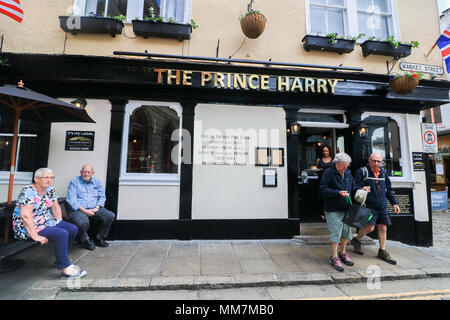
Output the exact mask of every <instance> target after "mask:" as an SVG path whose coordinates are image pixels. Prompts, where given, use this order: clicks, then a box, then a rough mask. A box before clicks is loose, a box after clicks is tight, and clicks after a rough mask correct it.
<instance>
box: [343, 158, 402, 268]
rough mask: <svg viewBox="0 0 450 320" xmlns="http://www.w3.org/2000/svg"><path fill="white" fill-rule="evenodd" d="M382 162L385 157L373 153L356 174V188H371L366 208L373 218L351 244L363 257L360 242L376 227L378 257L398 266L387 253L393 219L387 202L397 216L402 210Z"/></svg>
mask: <svg viewBox="0 0 450 320" xmlns="http://www.w3.org/2000/svg"><path fill="white" fill-rule="evenodd" d="M382 162H383V156H382V155H381V154H379V153H372V154H371V155H370V157H369V163H368V164H367V165H366V166H365V167H362V168H359V169H358V171H357V172H356V175H355V185H356V188H357V189H362V188H363V187H365V186H368V187H370V189H369V193H368V194H367V199H366V206H367V207H368V208H370V209H372V214H373V218H372V219H371V220H370V221H369V222H368V223H367V224H366V225H365V227H364V229H360V230H359V231H358V234H357V235H356V237H354V238H353V239H352V241H351V242H350V243H351V244H352V245H353V247H354V251H355V253H356V254H360V255H363V254H364V253H363V252H362V251H361V242H360V241H361V239H362V238H363V237H364V236H365V235H367V234H368V233H370V232H372V231H373V230H374V229H375V225H376V226H377V229H378V240H379V242H380V249H379V250H378V255H377V257H378V258H380V259H382V260H384V261H386V262H388V263H390V264H397V261H396V260H395V259H393V258H392V257H391V256H390V255H389V253H388V252H387V251H386V236H387V226H389V225H391V219H390V218H389V213H388V210H387V200H389V201H390V203H391V204H392V205H393V207H394V211H395V213H396V214H399V213H400V208H399V206H398V202H397V199H396V198H395V196H394V194H393V193H392V186H391V181H390V180H389V177H388V175H387V174H386V171H385V170H384V169H383V168H381V165H382Z"/></svg>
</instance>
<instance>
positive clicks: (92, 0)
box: [84, 0, 105, 16]
mask: <svg viewBox="0 0 450 320" xmlns="http://www.w3.org/2000/svg"><path fill="white" fill-rule="evenodd" d="M91 13H94V14H97V15H98V16H103V15H105V0H86V9H85V10H84V14H85V15H86V16H88V15H89V14H91Z"/></svg>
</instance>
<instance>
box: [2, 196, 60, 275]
mask: <svg viewBox="0 0 450 320" xmlns="http://www.w3.org/2000/svg"><path fill="white" fill-rule="evenodd" d="M58 203H59V205H60V206H61V210H62V213H63V218H66V217H67V215H66V198H58ZM14 208H15V202H13V203H12V204H11V205H8V204H6V203H2V204H0V219H5V220H6V222H5V223H6V224H8V226H9V224H10V223H11V218H12V214H13V211H14ZM37 245H39V242H36V241H33V240H31V239H29V240H16V239H14V238H12V237H10V238H9V239H8V242H7V243H6V244H2V245H0V273H2V272H8V271H11V270H14V269H16V268H20V267H21V266H23V265H24V264H25V261H24V260H20V259H10V257H11V256H12V255H14V254H16V253H19V252H21V251H23V250H25V249H28V248H30V247H34V246H37Z"/></svg>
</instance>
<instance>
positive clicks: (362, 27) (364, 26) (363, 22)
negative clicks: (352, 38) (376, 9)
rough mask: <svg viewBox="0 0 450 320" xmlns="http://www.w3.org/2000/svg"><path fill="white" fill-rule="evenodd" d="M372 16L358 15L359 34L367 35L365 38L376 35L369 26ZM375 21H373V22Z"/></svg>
mask: <svg viewBox="0 0 450 320" xmlns="http://www.w3.org/2000/svg"><path fill="white" fill-rule="evenodd" d="M370 21H371V20H370V15H368V14H365V13H358V32H359V33H365V34H366V36H365V38H369V37H373V36H374V33H373V31H372V28H371V26H369V22H370ZM372 21H373V20H372Z"/></svg>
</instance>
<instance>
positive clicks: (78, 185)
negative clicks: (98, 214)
mask: <svg viewBox="0 0 450 320" xmlns="http://www.w3.org/2000/svg"><path fill="white" fill-rule="evenodd" d="M66 201H67V202H68V203H69V204H70V205H71V206H72V208H73V210H75V211H76V210H78V209H79V208H80V207H83V208H85V209H92V208H95V207H96V206H101V207H103V206H104V205H105V201H106V197H105V191H104V190H103V187H102V184H101V182H100V180H98V179H97V178H94V177H92V178H91V181H90V182H86V181H84V180H83V178H82V177H81V176H78V177H76V178H73V179H72V181H70V183H69V187H68V189H67V199H66Z"/></svg>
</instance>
